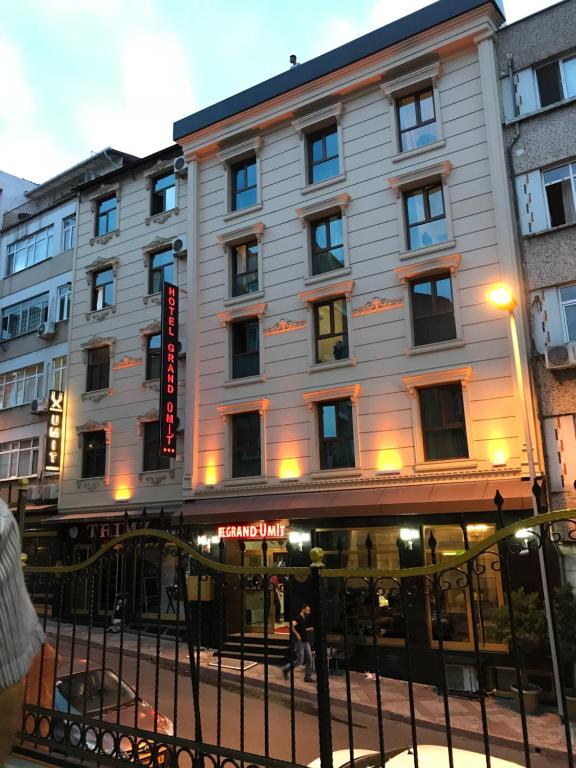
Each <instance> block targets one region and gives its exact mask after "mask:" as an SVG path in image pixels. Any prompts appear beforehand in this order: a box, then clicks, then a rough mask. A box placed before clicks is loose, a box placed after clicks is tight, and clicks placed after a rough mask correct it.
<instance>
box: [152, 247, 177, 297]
mask: <svg viewBox="0 0 576 768" xmlns="http://www.w3.org/2000/svg"><path fill="white" fill-rule="evenodd" d="M149 271H150V275H149V280H148V293H159V292H160V291H161V290H162V286H163V285H164V283H172V284H173V283H174V253H173V251H172V248H167V249H166V250H165V251H159V253H154V254H152V256H150V270H149Z"/></svg>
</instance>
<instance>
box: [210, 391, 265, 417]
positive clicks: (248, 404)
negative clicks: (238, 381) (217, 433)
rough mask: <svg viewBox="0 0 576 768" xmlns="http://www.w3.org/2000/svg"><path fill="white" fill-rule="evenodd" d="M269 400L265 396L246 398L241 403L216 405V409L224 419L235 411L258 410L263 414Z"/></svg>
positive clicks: (247, 411)
mask: <svg viewBox="0 0 576 768" xmlns="http://www.w3.org/2000/svg"><path fill="white" fill-rule="evenodd" d="M269 405H270V400H268V398H266V397H262V398H260V399H259V400H248V401H244V402H243V403H229V404H227V405H218V406H216V410H217V411H218V413H219V414H220V416H221V418H222V419H224V421H225V420H226V419H227V418H228V416H233V415H234V414H236V413H250V412H252V411H258V413H259V414H260V415H261V416H263V415H264V414H265V413H266V411H267V410H268V406H269Z"/></svg>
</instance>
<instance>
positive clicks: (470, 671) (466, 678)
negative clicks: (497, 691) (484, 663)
mask: <svg viewBox="0 0 576 768" xmlns="http://www.w3.org/2000/svg"><path fill="white" fill-rule="evenodd" d="M446 681H447V683H448V690H450V691H459V692H461V693H476V691H478V690H479V688H480V686H479V684H478V675H477V673H476V669H475V668H474V667H472V666H468V665H465V664H446Z"/></svg>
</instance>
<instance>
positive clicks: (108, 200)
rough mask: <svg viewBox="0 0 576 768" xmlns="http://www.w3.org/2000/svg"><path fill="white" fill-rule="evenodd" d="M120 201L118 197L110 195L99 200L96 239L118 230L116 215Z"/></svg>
mask: <svg viewBox="0 0 576 768" xmlns="http://www.w3.org/2000/svg"><path fill="white" fill-rule="evenodd" d="M117 206H118V200H117V198H116V195H110V197H105V198H103V199H102V200H99V201H98V203H97V208H96V237H100V236H101V235H106V234H108V232H114V230H115V229H116V221H117V218H116V213H117Z"/></svg>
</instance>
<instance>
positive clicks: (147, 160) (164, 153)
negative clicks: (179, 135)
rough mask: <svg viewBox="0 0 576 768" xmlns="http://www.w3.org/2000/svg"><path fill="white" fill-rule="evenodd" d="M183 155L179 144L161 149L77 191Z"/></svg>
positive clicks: (83, 185)
mask: <svg viewBox="0 0 576 768" xmlns="http://www.w3.org/2000/svg"><path fill="white" fill-rule="evenodd" d="M181 154H182V147H180V146H179V145H178V144H171V145H170V146H169V147H166V148H165V149H160V150H159V151H158V152H154V153H153V154H151V155H147V156H146V157H135V158H134V159H133V160H128V161H126V162H125V164H124V165H123V166H122V168H118V169H117V170H115V171H110V173H106V174H104V175H102V176H98V177H96V178H95V179H92V181H87V182H86V183H85V184H80V185H79V186H78V187H76V188H75V189H76V190H79V191H81V192H83V191H84V190H86V189H90V188H91V187H98V186H100V184H107V183H108V182H109V181H112V180H113V179H116V178H117V177H119V176H125V175H126V174H127V173H128V172H129V171H133V170H135V169H137V168H141V167H142V166H145V165H150V164H151V163H154V162H156V160H162V159H163V158H169V157H179V156H180V155H181Z"/></svg>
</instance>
